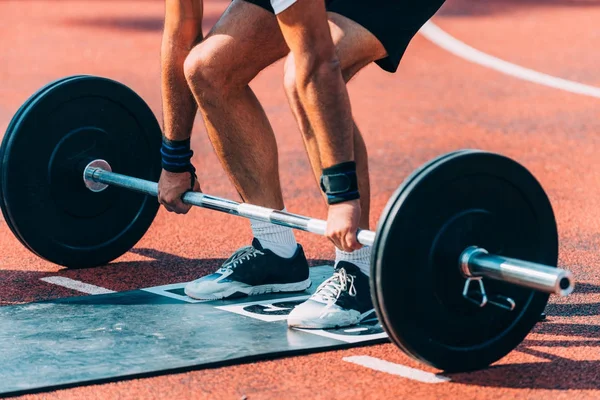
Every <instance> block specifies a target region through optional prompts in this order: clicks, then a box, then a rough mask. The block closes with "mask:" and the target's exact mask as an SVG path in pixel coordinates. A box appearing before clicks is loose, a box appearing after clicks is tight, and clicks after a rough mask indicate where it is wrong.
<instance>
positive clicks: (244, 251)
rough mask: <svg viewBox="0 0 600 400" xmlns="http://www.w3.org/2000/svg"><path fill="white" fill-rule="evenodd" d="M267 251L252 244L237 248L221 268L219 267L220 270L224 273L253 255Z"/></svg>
mask: <svg viewBox="0 0 600 400" xmlns="http://www.w3.org/2000/svg"><path fill="white" fill-rule="evenodd" d="M264 254H265V253H263V252H262V251H260V250H258V249H256V248H254V247H252V246H246V247H242V248H240V249H238V250H236V252H235V253H233V254H232V255H231V257H229V258H228V259H227V260H226V261H225V262H224V263H223V265H222V266H221V268H219V272H221V273H224V272H227V271H230V270H232V269H234V268H235V267H236V266H238V264H241V263H243V262H244V261H248V260H250V259H251V258H253V257H256V256H258V255H264Z"/></svg>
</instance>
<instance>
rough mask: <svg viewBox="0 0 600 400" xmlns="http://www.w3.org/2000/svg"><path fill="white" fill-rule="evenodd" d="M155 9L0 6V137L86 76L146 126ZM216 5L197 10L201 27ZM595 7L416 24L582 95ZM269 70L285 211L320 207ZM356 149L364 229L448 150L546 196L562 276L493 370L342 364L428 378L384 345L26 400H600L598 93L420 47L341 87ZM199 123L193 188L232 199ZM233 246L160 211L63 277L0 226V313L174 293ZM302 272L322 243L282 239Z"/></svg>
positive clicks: (464, 2) (245, 235) (233, 232)
mask: <svg viewBox="0 0 600 400" xmlns="http://www.w3.org/2000/svg"><path fill="white" fill-rule="evenodd" d="M163 3H164V2H163V1H160V0H121V1H114V0H112V1H111V0H103V1H101V0H77V1H75V0H73V1H49V0H48V1H30V0H14V1H10V0H8V1H7V0H2V1H0V16H1V17H0V18H1V21H2V23H1V24H0V48H2V57H1V63H0V82H2V85H1V86H0V131H2V132H3V131H4V129H5V128H6V126H7V125H8V122H9V121H10V118H11V117H12V115H13V113H14V112H16V110H17V108H18V107H19V106H20V104H21V103H22V102H23V101H25V99H26V98H27V97H28V96H29V95H30V94H32V93H33V92H34V91H35V90H36V89H37V88H38V87H40V86H42V85H43V84H45V83H47V82H48V81H50V80H53V79H56V78H59V77H62V76H65V75H71V74H82V73H84V74H85V73H87V74H96V75H104V76H108V77H111V78H113V79H116V80H119V81H121V82H123V83H125V84H127V85H129V86H130V87H132V88H133V89H134V90H136V91H137V92H138V93H139V94H140V95H141V96H142V97H144V98H145V99H146V101H147V102H148V103H149V104H150V105H151V107H152V108H153V110H154V111H155V113H156V114H157V115H160V88H159V46H160V34H161V27H162V13H163ZM227 4H228V1H226V0H219V1H211V2H208V4H206V5H205V8H206V16H207V20H206V23H205V27H210V26H211V25H212V24H213V23H214V21H216V19H217V18H218V16H219V14H220V12H221V11H222V10H223V9H224V7H226V6H227ZM599 18H600V2H598V1H595V0H552V1H541V0H540V1H537V0H521V1H517V0H488V1H485V2H476V1H468V0H449V2H448V3H447V4H446V5H445V6H444V7H443V9H442V10H441V11H440V13H439V14H438V15H437V16H436V17H435V18H434V21H435V22H436V23H437V24H438V25H439V26H441V27H442V28H443V29H445V30H446V31H447V32H449V33H450V34H452V35H454V36H455V37H457V38H458V39H460V40H462V41H464V42H466V43H468V44H470V45H471V46H474V47H475V48H477V49H479V50H482V51H485V52H487V53H489V54H492V55H494V56H497V57H500V58H502V59H505V60H507V61H510V62H513V63H516V64H519V65H522V66H525V67H528V68H532V69H535V70H538V71H540V72H545V73H548V74H551V75H555V76H558V77H562V78H566V79H571V80H575V81H579V82H582V83H586V84H589V85H594V84H595V85H600V74H599V73H598V67H597V66H598V64H599V62H600V53H598V51H597V44H598V28H597V21H598V20H599ZM281 78H282V65H281V64H277V65H275V66H273V67H271V68H269V69H268V70H267V71H266V72H264V73H263V74H261V75H260V76H259V77H258V78H257V79H256V81H255V82H254V83H253V84H252V86H253V88H254V89H255V90H256V92H257V95H258V97H259V98H260V99H261V100H262V101H263V104H264V105H265V109H266V110H267V114H268V115H269V117H270V119H271V121H272V123H273V125H274V127H275V131H276V132H277V138H278V142H279V145H280V158H281V160H282V163H281V165H282V170H281V177H282V183H283V187H284V195H285V199H286V203H287V207H288V209H290V210H291V211H296V212H301V213H305V214H309V215H314V216H316V217H324V216H325V207H324V206H323V205H322V204H321V199H320V195H319V192H318V190H317V187H316V185H315V184H314V182H313V179H312V177H311V175H310V171H309V168H308V163H307V160H306V157H305V154H304V151H303V149H302V147H301V146H302V143H301V139H300V136H299V133H298V131H297V128H296V126H295V123H294V121H293V119H292V116H291V113H290V112H289V110H288V107H287V105H286V102H285V97H284V94H283V90H282V84H281V81H282V79H281ZM350 90H351V96H352V101H353V110H354V114H355V116H356V119H357V121H358V124H359V125H360V126H361V128H362V131H363V132H364V135H365V139H366V141H367V145H368V148H369V151H370V157H371V161H370V163H371V167H372V170H371V174H372V187H373V209H374V210H373V213H372V222H373V224H375V222H376V221H377V219H378V217H379V214H380V212H381V210H382V208H383V206H384V205H385V203H386V201H387V199H388V197H389V196H390V195H391V194H392V192H393V191H394V189H395V188H396V187H397V186H398V185H399V184H400V183H401V181H402V180H403V179H404V178H405V177H406V176H407V175H408V174H409V173H410V172H411V171H412V170H413V169H414V168H415V167H417V166H419V165H420V164H421V163H423V162H425V161H426V160H428V159H430V158H432V157H434V156H436V155H438V154H440V153H443V152H447V151H450V150H454V149H458V148H465V147H470V148H482V149H486V150H492V151H497V152H501V153H503V154H506V155H508V156H510V157H513V158H515V159H517V160H518V161H519V162H521V163H523V164H524V165H525V166H526V167H527V168H529V169H530V170H531V171H532V172H533V174H534V175H535V176H536V177H537V178H538V179H539V180H540V181H541V183H542V185H543V186H544V187H545V188H546V190H547V192H548V193H549V195H550V197H551V200H552V202H553V205H554V209H555V212H556V215H557V219H558V224H559V230H560V239H561V246H560V261H559V264H560V266H562V267H565V268H568V269H570V270H572V271H573V272H574V274H575V276H576V278H577V280H578V282H579V284H578V287H577V289H576V292H575V293H574V294H573V295H572V296H570V297H568V298H567V299H566V300H563V299H556V298H553V299H552V304H551V305H549V307H548V320H547V322H545V323H543V324H540V325H538V327H536V329H535V330H534V331H533V332H532V333H531V334H530V335H529V337H528V338H527V339H526V340H525V342H524V343H523V344H522V345H521V346H519V347H518V348H517V349H516V350H515V351H514V352H512V353H511V354H510V355H509V356H507V357H506V358H505V359H503V360H502V361H501V362H499V363H497V365H496V366H495V367H493V368H490V369H488V370H485V371H480V372H476V373H470V374H455V375H451V376H450V377H451V379H452V382H449V383H441V384H425V383H419V382H416V381H412V380H408V379H405V378H400V377H396V376H393V375H388V374H385V373H381V372H375V371H372V370H369V369H367V368H364V367H360V366H356V365H353V364H350V363H347V362H344V361H342V358H343V357H345V356H348V355H371V356H374V357H378V358H381V359H384V360H388V361H391V362H395V363H400V364H404V365H407V366H412V367H415V368H419V369H423V370H428V371H432V370H431V369H429V368H427V367H423V366H422V365H419V364H417V363H416V362H414V361H412V360H410V359H409V358H408V357H406V356H404V355H403V354H402V353H401V352H400V351H399V350H398V349H396V348H395V347H394V346H392V345H391V344H387V345H379V346H372V347H366V348H356V349H352V350H346V351H337V352H328V353H322V354H314V355H309V356H303V357H295V358H287V359H280V360H275V361H268V362H260V363H255V364H246V365H238V366H235V367H227V368H219V369H213V370H204V371H196V372H190V373H185V374H174V375H169V376H163V377H157V378H148V379H140V380H134V381H125V382H120V383H114V384H107V385H100V386H88V387H82V388H76V389H69V390H62V391H57V392H53V393H50V394H43V395H34V396H27V398H73V399H80V398H85V399H96V398H98V399H108V398H120V399H129V398H131V399H140V398H168V397H171V398H173V397H177V398H194V399H200V398H207V399H209V398H210V399H216V398H219V399H220V398H225V399H239V398H243V396H247V397H248V398H249V399H278V398H298V399H300V398H327V399H331V398H373V399H374V398H377V399H383V398H386V399H398V398H458V397H460V398H464V399H468V398H478V399H479V398H481V399H488V398H489V399H499V398H506V399H509V398H510V399H512V398H560V399H575V398H577V399H579V398H600V318H599V317H598V315H599V314H600V286H599V284H600V271H598V269H597V266H598V265H599V264H600V254H598V251H597V249H598V246H599V244H600V234H599V232H600V200H598V199H600V158H599V157H598V149H600V139H599V136H598V132H599V131H600V120H599V119H598V118H597V117H598V109H599V106H600V103H599V101H600V100H598V99H595V98H591V97H585V96H581V95H576V94H570V93H567V92H563V91H559V90H556V89H551V88H548V87H544V86H540V85H537V84H533V83H528V82H525V81H521V80H518V79H515V78H511V77H509V76H505V75H502V74H500V73H498V72H495V71H492V70H489V69H486V68H484V67H481V66H477V65H474V64H470V63H469V62H467V61H464V60H462V59H460V58H457V57H456V56H453V55H451V54H449V53H447V52H446V51H444V50H442V49H440V48H438V47H437V46H435V45H434V44H432V43H430V42H429V41H427V40H426V39H424V38H423V37H421V36H417V37H416V38H415V40H414V41H413V43H412V44H411V46H410V48H409V50H408V52H407V54H406V56H405V58H404V60H403V62H402V64H401V67H400V70H399V72H398V73H397V74H396V75H389V74H386V73H384V72H382V71H380V70H378V69H377V68H375V67H371V68H368V69H367V70H366V71H364V72H363V73H362V74H360V75H359V76H358V77H357V78H356V79H355V80H354V81H353V82H352V83H351V85H350ZM203 129H204V128H203V126H202V124H201V121H200V120H199V121H198V123H197V126H196V129H195V130H196V132H195V135H194V150H195V151H196V160H195V161H196V164H197V166H199V167H200V168H199V169H200V180H201V182H202V185H203V189H204V190H205V191H206V192H208V193H211V194H216V195H221V196H226V197H232V198H235V192H234V190H233V188H232V186H231V185H230V184H229V182H228V181H227V179H226V177H225V175H224V173H223V171H222V170H221V168H220V166H219V165H218V162H217V160H216V158H215V156H214V154H213V152H212V149H211V147H210V144H209V143H208V141H207V139H206V137H205V134H204V130H203ZM249 238H250V230H249V229H248V224H247V222H246V221H244V220H242V219H236V218H232V217H230V216H227V215H221V214H219V213H214V212H210V211H206V210H200V209H194V210H192V211H191V212H190V214H189V215H187V216H185V217H179V216H175V215H167V213H166V212H164V211H161V212H160V213H159V215H158V217H157V219H156V221H155V223H154V225H153V226H152V227H151V229H150V230H149V232H148V234H147V235H146V236H145V237H144V239H143V240H142V241H141V242H140V243H139V244H138V245H137V246H136V248H135V249H133V250H132V251H131V252H130V253H128V254H126V255H125V256H123V257H122V258H120V259H119V260H117V261H115V262H113V263H112V264H111V265H109V266H106V267H102V268H97V269H93V270H80V271H67V270H64V269H61V268H58V267H57V266H55V265H51V264H49V263H47V262H44V261H41V260H39V259H38V258H36V257H35V256H33V255H32V254H31V253H29V252H28V251H27V250H25V249H24V248H23V246H21V244H20V243H19V242H18V241H17V240H16V239H15V238H14V237H13V235H12V234H11V232H10V230H9V229H8V227H6V224H5V223H4V221H0V269H1V270H2V271H1V272H0V287H1V291H0V304H2V305H9V304H17V303H22V302H30V301H34V300H42V299H49V298H57V297H65V296H73V295H79V294H80V293H78V292H75V291H71V290H69V289H64V288H61V287H58V286H54V285H51V284H47V283H44V282H41V281H40V280H39V278H40V277H44V276H49V275H62V276H67V277H70V278H73V279H78V280H81V281H83V282H87V283H91V284H95V285H99V286H102V287H106V288H109V289H112V290H117V291H121V290H129V289H135V288H140V287H148V286H153V285H160V284H167V283H173V282H182V281H185V280H189V279H193V278H197V277H198V276H200V275H202V274H205V273H207V272H209V271H211V270H213V269H214V268H215V267H216V266H217V264H218V263H219V262H220V261H221V260H222V259H223V258H225V257H227V256H228V255H229V254H230V252H231V251H232V250H233V249H235V248H237V247H239V246H241V245H244V244H247V242H248V240H249ZM298 238H299V240H300V241H301V242H302V243H303V244H304V246H305V249H306V251H307V255H308V256H309V258H311V259H312V260H314V263H315V264H316V263H322V261H319V260H323V259H331V258H332V256H333V252H332V249H331V248H330V246H328V245H327V244H326V241H323V240H321V239H320V238H319V237H317V236H314V235H309V234H303V233H299V234H298Z"/></svg>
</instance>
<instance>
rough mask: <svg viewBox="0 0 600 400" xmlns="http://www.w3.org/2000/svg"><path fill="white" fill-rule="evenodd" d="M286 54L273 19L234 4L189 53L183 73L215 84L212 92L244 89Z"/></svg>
mask: <svg viewBox="0 0 600 400" xmlns="http://www.w3.org/2000/svg"><path fill="white" fill-rule="evenodd" d="M288 52H289V50H288V48H287V45H286V44H285V41H284V40H283V36H282V34H281V31H280V29H279V26H278V24H277V19H276V17H275V15H273V14H272V13H270V12H268V11H266V10H265V9H263V8H261V7H259V6H256V5H254V4H251V3H248V2H245V1H243V0H234V1H233V2H232V3H231V5H230V6H229V7H228V8H227V10H225V12H224V13H223V15H222V16H221V18H220V19H219V20H218V21H217V23H216V24H215V25H214V26H213V28H212V29H211V30H210V32H209V33H208V35H206V38H205V39H204V40H203V41H202V42H201V43H199V44H198V45H196V46H195V47H194V49H192V51H191V52H190V56H189V57H188V59H187V60H186V70H188V71H189V70H191V71H192V72H196V73H198V72H199V73H198V75H200V78H202V77H207V78H210V79H211V81H212V80H215V81H214V82H213V84H214V86H215V88H216V89H218V88H219V85H223V86H224V87H227V86H229V85H242V86H245V85H246V84H248V83H249V82H250V81H251V80H252V79H253V78H254V77H255V76H256V75H257V74H258V73H259V72H260V71H262V70H263V69H265V68H266V67H268V66H269V65H271V64H273V63H274V62H275V61H277V60H279V59H280V58H282V57H284V56H285V55H286V54H287V53H288ZM199 70H200V71H199ZM206 75H208V76H206ZM203 83H205V84H206V83H207V82H203ZM209 83H210V82H209Z"/></svg>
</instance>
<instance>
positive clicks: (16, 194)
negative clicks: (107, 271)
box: [0, 76, 161, 268]
mask: <svg viewBox="0 0 600 400" xmlns="http://www.w3.org/2000/svg"><path fill="white" fill-rule="evenodd" d="M19 114H20V115H19V116H18V119H17V120H16V121H15V122H14V124H12V127H11V129H10V130H9V131H8V132H7V134H6V135H5V137H4V140H3V144H2V148H3V151H2V158H1V160H0V161H1V163H2V164H1V165H2V170H1V172H0V179H1V184H2V194H3V198H4V202H3V203H4V204H3V205H4V212H5V218H6V219H7V220H9V221H10V226H11V229H12V230H13V232H15V234H16V235H17V236H18V237H19V238H20V239H21V241H22V242H24V243H25V244H26V245H27V247H29V248H30V249H31V250H32V251H33V252H34V253H36V254H38V255H39V256H41V257H43V258H45V259H47V260H49V261H52V262H54V263H57V264H60V265H64V266H67V267H71V268H82V267H92V266H97V265H102V264H106V263H107V262H109V261H111V260H113V259H115V258H117V257H119V256H120V255H122V254H123V253H125V252H126V251H128V250H129V249H130V248H131V247H133V246H134V245H135V244H136V243H137V242H138V240H139V239H140V238H141V237H142V236H143V235H144V233H145V232H146V231H147V229H148V228H149V226H150V224H151V223H152V220H153V219H154V216H155V215H156V212H157V211H158V202H157V201H156V199H155V198H150V197H147V196H144V195H142V194H138V193H134V192H131V191H127V190H123V189H118V188H112V187H111V188H108V189H106V190H105V191H103V192H101V193H93V192H90V191H89V190H88V189H87V188H86V187H85V185H84V184H83V176H82V172H83V166H84V165H85V163H86V162H87V161H89V160H91V159H96V158H102V159H105V160H107V161H108V162H109V164H111V166H112V168H113V170H114V171H116V172H120V173H123V174H126V175H131V176H135V177H139V178H142V179H148V180H154V181H156V180H158V178H159V175H160V152H159V151H160V142H161V130H160V126H159V125H158V122H157V121H156V118H155V117H154V115H153V113H152V111H151V110H150V108H149V107H148V106H147V105H146V103H145V102H144V101H143V100H142V99H141V98H140V97H139V96H138V95H137V94H135V92H133V91H132V90H131V89H129V88H127V87H126V86H124V85H122V84H120V83H118V82H115V81H112V80H109V79H105V78H98V77H93V76H79V77H73V78H71V79H68V80H65V81H62V82H60V83H58V84H55V85H53V86H51V87H49V88H47V89H46V90H44V91H43V92H39V93H38V94H37V95H36V96H34V98H33V99H31V100H30V101H28V104H27V105H26V106H24V107H23V108H22V110H21V111H20V112H19Z"/></svg>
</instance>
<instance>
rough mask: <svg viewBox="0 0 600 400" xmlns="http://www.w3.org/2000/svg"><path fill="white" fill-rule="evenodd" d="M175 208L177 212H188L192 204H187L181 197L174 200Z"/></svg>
mask: <svg viewBox="0 0 600 400" xmlns="http://www.w3.org/2000/svg"><path fill="white" fill-rule="evenodd" d="M173 208H174V210H175V212H176V213H177V214H187V212H188V211H190V208H192V206H190V205H189V204H185V203H184V202H183V201H181V199H179V200H178V201H175V202H173Z"/></svg>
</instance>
